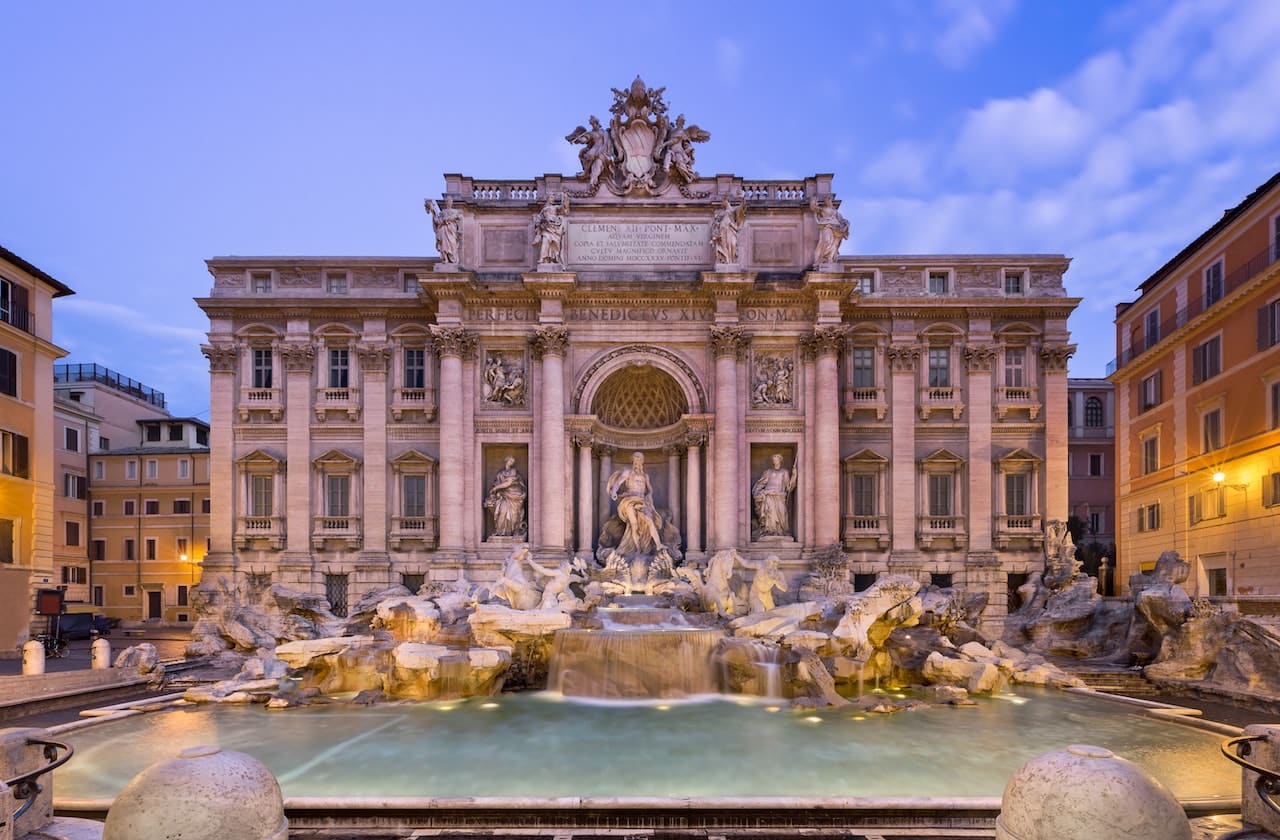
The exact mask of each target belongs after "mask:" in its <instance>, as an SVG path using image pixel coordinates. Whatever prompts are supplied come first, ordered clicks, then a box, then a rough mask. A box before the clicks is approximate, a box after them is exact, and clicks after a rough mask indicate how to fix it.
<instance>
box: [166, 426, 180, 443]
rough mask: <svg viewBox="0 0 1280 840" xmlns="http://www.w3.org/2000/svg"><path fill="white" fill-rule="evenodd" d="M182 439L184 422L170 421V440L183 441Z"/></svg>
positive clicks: (171, 441)
mask: <svg viewBox="0 0 1280 840" xmlns="http://www.w3.org/2000/svg"><path fill="white" fill-rule="evenodd" d="M181 440H182V424H181V423H170V424H169V442H170V443H173V442H174V441H181Z"/></svg>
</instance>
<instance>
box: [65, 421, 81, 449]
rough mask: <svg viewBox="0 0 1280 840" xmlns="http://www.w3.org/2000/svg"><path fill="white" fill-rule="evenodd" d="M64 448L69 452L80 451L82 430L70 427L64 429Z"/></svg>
mask: <svg viewBox="0 0 1280 840" xmlns="http://www.w3.org/2000/svg"><path fill="white" fill-rule="evenodd" d="M62 442H63V445H62V448H63V449H65V450H67V451H68V452H79V451H80V430H79V429H73V428H71V427H70V426H63V427H62Z"/></svg>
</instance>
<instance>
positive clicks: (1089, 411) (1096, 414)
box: [1084, 397, 1103, 429]
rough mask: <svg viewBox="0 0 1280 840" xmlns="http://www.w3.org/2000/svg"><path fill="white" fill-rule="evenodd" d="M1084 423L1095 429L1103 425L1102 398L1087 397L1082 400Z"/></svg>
mask: <svg viewBox="0 0 1280 840" xmlns="http://www.w3.org/2000/svg"><path fill="white" fill-rule="evenodd" d="M1084 424H1085V425H1086V426H1089V427H1090V428H1095V429H1096V428H1099V427H1101V426H1102V425H1103V419H1102V400H1100V399H1098V398H1097V397H1089V399H1087V400H1085V401H1084Z"/></svg>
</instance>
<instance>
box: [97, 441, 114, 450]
mask: <svg viewBox="0 0 1280 840" xmlns="http://www.w3.org/2000/svg"><path fill="white" fill-rule="evenodd" d="M98 448H99V449H101V450H102V451H103V452H106V451H107V450H108V449H110V448H111V438H108V437H99V438H98Z"/></svg>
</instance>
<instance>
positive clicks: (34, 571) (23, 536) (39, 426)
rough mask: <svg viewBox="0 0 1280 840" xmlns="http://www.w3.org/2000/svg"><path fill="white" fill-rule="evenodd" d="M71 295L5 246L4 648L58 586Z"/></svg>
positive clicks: (0, 387) (18, 639)
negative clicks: (61, 324)
mask: <svg viewBox="0 0 1280 840" xmlns="http://www.w3.org/2000/svg"><path fill="white" fill-rule="evenodd" d="M69 294H73V292H72V291H71V289H69V288H67V287H66V286H64V285H63V284H62V283H60V282H58V281H57V280H55V279H54V278H52V277H50V276H49V275H48V274H46V273H45V272H43V271H41V270H40V269H39V268H36V267H35V266H34V265H32V264H31V263H29V262H27V261H26V260H24V259H22V258H21V257H19V256H18V255H17V254H14V253H13V252H11V251H8V250H6V249H4V248H0V655H12V654H13V652H14V651H16V650H17V649H18V648H19V647H21V645H22V643H23V642H24V641H25V640H26V638H27V634H28V632H29V630H30V628H31V626H32V624H33V622H35V618H34V615H33V613H34V609H35V598H34V593H35V591H36V590H37V589H45V588H51V587H52V586H54V585H55V572H54V560H53V555H54V541H55V540H54V534H53V525H54V487H55V481H56V477H55V475H54V441H53V428H54V420H53V415H54V409H53V362H54V360H55V359H57V358H59V357H60V356H63V355H65V352H64V351H63V350H62V349H61V348H59V347H57V346H56V345H54V343H53V300H54V298H59V297H62V296H64V295H69ZM39 623H40V625H41V626H43V622H42V621H41V622H39Z"/></svg>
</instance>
